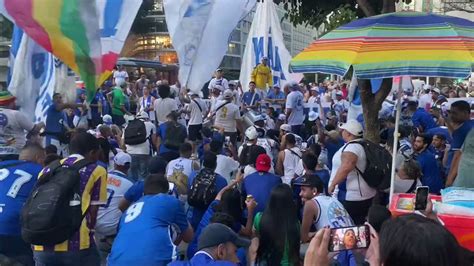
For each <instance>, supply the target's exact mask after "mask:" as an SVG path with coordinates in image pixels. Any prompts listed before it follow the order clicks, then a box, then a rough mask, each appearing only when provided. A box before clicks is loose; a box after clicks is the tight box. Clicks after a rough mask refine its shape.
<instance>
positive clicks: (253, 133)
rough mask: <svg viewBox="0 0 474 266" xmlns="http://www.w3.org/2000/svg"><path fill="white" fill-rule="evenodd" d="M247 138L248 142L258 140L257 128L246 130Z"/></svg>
mask: <svg viewBox="0 0 474 266" xmlns="http://www.w3.org/2000/svg"><path fill="white" fill-rule="evenodd" d="M245 137H246V138H247V139H248V140H254V139H256V138H258V132H257V129H256V128H255V127H253V126H252V127H249V128H247V130H245Z"/></svg>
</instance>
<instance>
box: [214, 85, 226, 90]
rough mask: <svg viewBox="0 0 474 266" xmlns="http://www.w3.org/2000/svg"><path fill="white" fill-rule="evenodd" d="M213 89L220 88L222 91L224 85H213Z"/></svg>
mask: <svg viewBox="0 0 474 266" xmlns="http://www.w3.org/2000/svg"><path fill="white" fill-rule="evenodd" d="M214 89H216V90H220V91H224V90H225V88H224V86H222V85H214Z"/></svg>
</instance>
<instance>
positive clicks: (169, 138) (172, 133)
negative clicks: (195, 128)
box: [163, 122, 186, 150]
mask: <svg viewBox="0 0 474 266" xmlns="http://www.w3.org/2000/svg"><path fill="white" fill-rule="evenodd" d="M184 132H185V131H184V130H183V128H182V126H181V125H180V124H179V123H174V122H168V124H167V127H166V132H165V139H164V142H163V145H165V147H166V148H168V149H171V150H179V147H180V146H181V144H183V143H184V141H185V140H186V135H185V133H184Z"/></svg>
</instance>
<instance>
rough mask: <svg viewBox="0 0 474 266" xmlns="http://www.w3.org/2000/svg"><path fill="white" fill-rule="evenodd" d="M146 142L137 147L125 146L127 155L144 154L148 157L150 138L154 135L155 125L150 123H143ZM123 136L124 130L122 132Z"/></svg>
mask: <svg viewBox="0 0 474 266" xmlns="http://www.w3.org/2000/svg"><path fill="white" fill-rule="evenodd" d="M145 127H146V134H147V140H146V141H145V142H143V143H141V144H137V145H128V144H127V145H125V146H126V147H127V153H129V154H145V155H149V154H150V152H151V150H150V145H151V144H150V136H151V135H153V134H156V129H155V125H153V123H152V122H150V121H145ZM123 132H124V133H123V134H124V136H125V130H124V131H123Z"/></svg>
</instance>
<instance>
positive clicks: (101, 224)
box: [95, 171, 133, 236]
mask: <svg viewBox="0 0 474 266" xmlns="http://www.w3.org/2000/svg"><path fill="white" fill-rule="evenodd" d="M132 185H133V183H132V182H131V181H130V180H128V179H127V178H126V177H125V174H124V173H122V172H119V171H111V172H109V173H108V176H107V204H106V205H105V206H101V207H99V212H98V213H97V223H96V225H95V230H96V231H97V233H98V234H101V235H103V236H112V235H115V234H116V233H117V226H118V223H119V221H120V217H121V216H122V211H120V210H119V208H118V207H119V203H120V200H121V199H122V198H123V196H124V195H125V193H126V192H127V190H128V189H129V188H130V187H131V186H132Z"/></svg>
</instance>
